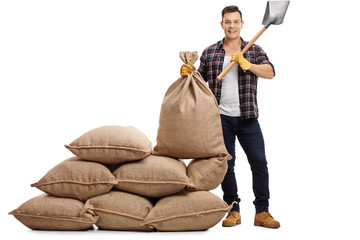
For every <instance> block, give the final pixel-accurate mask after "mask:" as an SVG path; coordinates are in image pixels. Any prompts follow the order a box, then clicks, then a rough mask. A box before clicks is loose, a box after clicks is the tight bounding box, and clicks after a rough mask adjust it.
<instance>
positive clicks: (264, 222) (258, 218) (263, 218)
mask: <svg viewBox="0 0 360 240" xmlns="http://www.w3.org/2000/svg"><path fill="white" fill-rule="evenodd" d="M254 225H255V226H262V227H266V228H278V227H280V223H279V222H278V221H276V220H275V219H274V218H273V217H272V216H271V214H270V213H268V212H261V213H258V214H256V215H255V222H254Z"/></svg>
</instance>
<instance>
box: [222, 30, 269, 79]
mask: <svg viewBox="0 0 360 240" xmlns="http://www.w3.org/2000/svg"><path fill="white" fill-rule="evenodd" d="M265 30H266V28H265V27H263V28H262V29H261V30H260V31H259V32H258V33H257V34H256V36H255V37H254V38H253V39H251V41H250V42H249V43H248V44H247V45H246V47H244V49H243V50H242V51H241V53H242V54H245V53H246V51H247V50H249V48H250V47H251V46H252V45H253V44H254V42H255V41H256V40H257V39H258V38H259V37H260V36H261V34H263V32H264V31H265ZM234 65H235V62H231V63H230V64H229V65H228V66H227V67H226V68H225V69H224V71H222V72H221V73H220V74H219V76H217V78H216V80H217V81H218V82H220V81H221V79H223V78H224V76H225V75H226V74H227V73H228V72H229V71H230V69H231V68H232V67H233V66H234Z"/></svg>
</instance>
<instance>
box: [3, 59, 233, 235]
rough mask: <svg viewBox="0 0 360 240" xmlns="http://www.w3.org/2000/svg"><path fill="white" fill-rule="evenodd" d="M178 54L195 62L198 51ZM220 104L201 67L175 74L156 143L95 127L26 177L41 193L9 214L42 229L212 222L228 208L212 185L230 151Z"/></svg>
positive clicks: (129, 130) (173, 227) (134, 132)
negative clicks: (41, 171) (33, 177)
mask: <svg viewBox="0 0 360 240" xmlns="http://www.w3.org/2000/svg"><path fill="white" fill-rule="evenodd" d="M181 58H182V59H183V60H184V62H185V63H189V64H191V65H193V63H194V62H195V61H196V59H197V53H196V52H195V53H190V52H186V53H181ZM218 111H219V110H218V106H217V102H216V100H215V98H214V96H213V95H212V93H211V91H210V89H209V88H208V87H207V85H206V83H205V82H204V80H203V79H202V78H201V76H200V74H199V73H198V72H196V71H195V72H193V73H192V74H190V75H189V76H188V77H185V78H180V79H178V80H177V81H176V82H174V83H173V84H172V85H171V86H170V88H169V90H168V91H167V93H166V95H165V98H164V102H163V104H162V108H161V114H160V121H159V129H158V136H157V145H156V146H155V148H154V149H152V144H151V142H150V141H149V139H148V138H147V137H146V136H145V135H144V134H143V133H142V132H141V131H139V130H138V129H136V128H134V127H122V126H104V127H100V128H96V129H93V130H91V131H89V132H87V133H85V134H83V135H82V136H80V137H79V138H77V139H76V140H75V141H73V142H72V143H71V144H69V145H65V147H66V148H68V149H69V150H70V151H71V152H72V153H73V154H74V155H75V156H74V157H71V158H69V159H66V160H64V161H62V162H60V163H59V164H58V165H56V166H55V167H54V168H52V169H51V170H49V171H48V172H47V173H46V174H45V175H44V176H43V177H42V178H41V179H40V180H39V181H38V182H36V183H34V184H31V186H33V187H37V188H38V189H40V190H42V191H43V192H44V194H42V195H40V196H37V197H35V198H32V199H30V200H28V201H26V202H25V203H24V204H22V205H21V206H20V207H18V208H17V209H15V210H13V211H11V212H10V213H9V214H12V215H14V217H15V218H16V219H17V220H19V221H20V222H21V223H23V224H24V225H26V226H27V227H29V228H30V229H42V230H85V229H88V228H91V227H92V226H93V225H94V224H95V225H96V226H97V227H98V228H100V229H106V230H132V231H153V230H155V229H157V230H159V231H186V230H205V229H208V228H211V227H213V226H214V225H216V224H217V223H218V222H219V221H220V220H221V219H222V218H223V217H224V215H225V214H226V213H227V212H228V211H229V210H230V209H231V206H228V205H227V204H226V203H225V202H224V201H223V200H222V199H220V198H219V197H218V196H216V195H214V194H213V193H211V192H210V190H212V189H215V188H216V187H217V186H219V185H220V183H221V182H222V180H223V178H224V175H225V173H226V170H227V160H228V159H229V158H230V155H229V154H228V153H227V151H226V148H225V146H224V142H223V139H222V132H221V124H220V117H219V116H220V115H219V112H218ZM200 122H201V123H200ZM186 159H191V160H190V161H189V162H188V164H186V161H188V160H186Z"/></svg>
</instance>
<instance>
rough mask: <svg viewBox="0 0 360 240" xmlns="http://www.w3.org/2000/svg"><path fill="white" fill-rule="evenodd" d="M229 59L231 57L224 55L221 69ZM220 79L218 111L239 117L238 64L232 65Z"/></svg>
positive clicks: (228, 62)
mask: <svg viewBox="0 0 360 240" xmlns="http://www.w3.org/2000/svg"><path fill="white" fill-rule="evenodd" d="M230 61H231V57H228V56H225V58H224V64H223V70H224V69H225V68H226V67H227V66H228V65H229V64H230ZM221 81H222V84H221V97H220V105H219V109H220V113H221V114H223V115H226V116H230V117H240V115H241V113H240V100H239V87H238V66H237V65H236V66H234V67H232V68H231V69H230V71H229V72H228V73H227V74H226V75H225V77H224V78H223V79H222V80H221Z"/></svg>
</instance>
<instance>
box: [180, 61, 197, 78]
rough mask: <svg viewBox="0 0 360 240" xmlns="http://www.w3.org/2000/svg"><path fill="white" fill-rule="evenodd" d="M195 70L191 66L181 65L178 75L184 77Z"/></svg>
mask: <svg viewBox="0 0 360 240" xmlns="http://www.w3.org/2000/svg"><path fill="white" fill-rule="evenodd" d="M195 69H196V68H195V67H194V66H191V65H190V64H183V65H182V66H181V69H180V75H181V76H182V77H186V76H188V75H189V74H190V73H192V71H193V70H195Z"/></svg>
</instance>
